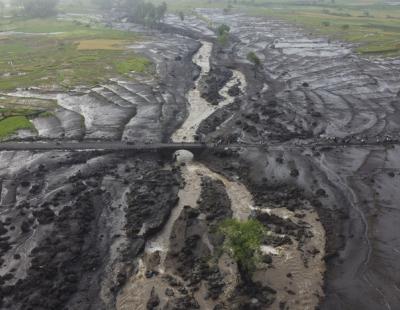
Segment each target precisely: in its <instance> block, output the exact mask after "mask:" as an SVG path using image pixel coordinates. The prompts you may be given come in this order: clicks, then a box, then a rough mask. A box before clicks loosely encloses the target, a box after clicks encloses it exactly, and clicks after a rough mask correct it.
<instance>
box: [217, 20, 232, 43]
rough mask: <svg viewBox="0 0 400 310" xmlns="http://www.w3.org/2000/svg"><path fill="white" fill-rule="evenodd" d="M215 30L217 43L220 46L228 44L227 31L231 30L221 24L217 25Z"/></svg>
mask: <svg viewBox="0 0 400 310" xmlns="http://www.w3.org/2000/svg"><path fill="white" fill-rule="evenodd" d="M216 30H217V35H218V39H217V40H218V42H219V44H221V45H225V44H226V43H228V40H229V31H231V28H230V27H229V26H228V25H225V24H222V25H219V26H218V28H217V29H216Z"/></svg>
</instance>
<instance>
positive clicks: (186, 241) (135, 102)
mask: <svg viewBox="0 0 400 310" xmlns="http://www.w3.org/2000/svg"><path fill="white" fill-rule="evenodd" d="M198 14H199V15H201V16H203V18H201V19H200V18H198V17H194V16H187V17H186V18H185V20H184V21H181V20H180V19H179V18H178V17H176V16H172V15H171V16H168V17H167V18H166V21H165V25H164V27H163V30H162V31H158V30H151V31H150V30H145V29H142V28H140V27H138V26H135V25H133V24H129V23H123V22H121V21H118V20H115V21H108V20H107V23H108V24H109V25H110V26H111V27H113V28H116V29H123V30H131V31H135V32H138V33H141V34H143V35H144V36H145V37H146V40H144V41H143V42H140V44H137V45H133V46H131V47H130V48H132V49H134V50H135V52H137V53H140V54H142V55H145V56H147V57H148V58H149V59H151V60H152V62H153V64H154V66H155V71H156V74H155V76H154V77H149V76H146V77H144V76H143V77H142V76H140V75H135V76H133V77H132V78H126V79H124V80H119V79H111V80H110V81H109V82H107V83H104V84H103V85H100V86H98V87H95V88H90V89H87V88H82V87H80V88H77V89H76V90H74V91H71V92H68V93H61V92H54V91H51V92H49V91H44V90H41V89H36V88H33V89H23V90H18V91H16V92H12V93H7V94H6V95H7V96H14V97H18V98H21V97H23V98H37V99H41V100H45V99H47V100H54V101H55V102H56V103H57V108H56V111H55V112H54V113H53V114H52V116H51V117H43V118H36V119H35V121H34V122H33V125H34V126H35V128H36V132H35V133H32V132H30V133H27V132H26V131H20V132H19V133H18V135H16V136H14V137H12V139H11V140H13V141H14V140H15V141H17V140H18V141H19V140H21V139H22V140H24V139H28V140H29V139H35V140H40V141H41V140H43V141H47V140H48V139H51V140H55V141H58V142H59V143H61V144H62V142H63V141H66V140H68V141H77V140H80V141H81V143H83V144H84V143H88V145H89V144H90V142H91V141H93V140H95V141H97V142H101V141H104V142H106V141H123V142H127V143H155V142H157V143H160V142H165V143H167V142H194V141H203V142H207V143H209V144H210V145H211V144H212V143H215V144H217V145H219V146H221V145H224V144H226V146H227V147H226V148H225V149H224V148H223V147H222V148H221V147H219V148H218V149H216V148H215V149H213V148H209V149H207V150H205V151H203V152H199V153H196V154H192V153H190V152H188V151H185V150H181V151H178V152H177V153H175V154H173V155H172V154H165V153H164V154H161V152H160V153H157V152H149V153H143V152H142V153H140V154H138V153H135V152H130V151H127V150H125V151H121V152H115V151H114V152H111V151H105V150H95V151H94V150H91V151H88V150H80V151H43V152H32V151H1V152H0V182H1V183H0V193H1V201H0V202H1V209H0V210H1V213H0V220H1V221H0V248H1V251H0V263H1V264H0V276H1V277H0V305H1V307H0V308H2V309H13V310H14V309H315V308H317V307H318V308H320V309H374V310H375V309H397V308H398V307H399V306H400V298H399V296H400V294H399V293H400V282H399V278H400V259H399V256H400V240H399V238H398V235H399V233H400V231H399V228H398V227H399V226H398V224H397V222H398V221H399V220H400V209H399V206H398V204H397V201H398V200H399V199H400V196H399V195H400V194H398V191H397V186H399V185H400V173H399V168H400V167H399V165H400V164H399V159H400V149H399V146H398V140H397V139H398V133H399V129H400V127H399V126H400V123H399V119H400V118H399V116H400V114H399V113H400V111H399V107H398V106H399V104H400V86H399V83H398V81H399V79H400V61H399V60H396V59H386V60H366V59H362V58H360V57H358V56H357V55H355V54H353V52H352V47H351V46H348V45H346V44H344V43H341V42H329V41H328V40H326V39H324V38H316V37H309V36H307V34H306V33H305V32H303V31H302V30H301V29H298V28H296V27H294V26H291V25H289V24H286V23H284V22H281V21H278V20H273V19H266V18H251V19H249V18H248V17H246V16H244V15H238V14H235V15H230V14H223V13H222V11H219V10H198ZM206 20H211V21H212V22H213V23H217V24H222V23H224V24H227V25H229V26H230V28H231V30H230V37H229V40H228V42H227V44H225V45H220V44H219V43H218V41H217V39H216V36H215V34H214V32H213V31H211V30H210V29H208V25H207V23H206ZM249 52H254V53H256V55H257V56H258V57H259V58H260V59H261V62H262V66H259V67H255V66H254V65H253V64H252V63H250V62H249V61H248V60H247V55H248V53H249ZM32 135H33V136H32ZM239 143H243V144H246V143H247V144H250V145H251V146H249V147H243V148H241V149H237V148H235V149H233V148H232V149H230V148H229V144H239ZM257 144H260V146H259V147H257ZM226 218H235V219H239V220H245V219H248V218H256V219H258V220H259V221H260V222H261V223H262V224H264V225H265V227H266V228H268V230H269V233H268V236H267V237H266V238H265V240H263V245H262V247H261V251H262V253H263V255H262V261H261V262H259V264H257V269H256V271H255V272H254V274H253V277H252V281H250V282H246V283H245V282H244V281H242V279H241V277H240V271H239V270H238V266H237V265H236V263H235V261H234V260H233V259H232V258H231V257H230V256H229V255H227V254H223V253H221V251H220V249H221V245H222V242H223V240H221V238H220V236H219V235H218V234H217V233H216V228H217V227H218V223H220V221H222V220H223V219H226ZM249 283H251V285H249ZM246 284H247V285H246Z"/></svg>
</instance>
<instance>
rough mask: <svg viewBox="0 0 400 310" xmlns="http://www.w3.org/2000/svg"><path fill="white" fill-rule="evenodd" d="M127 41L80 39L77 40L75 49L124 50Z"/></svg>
mask: <svg viewBox="0 0 400 310" xmlns="http://www.w3.org/2000/svg"><path fill="white" fill-rule="evenodd" d="M126 43H127V41H124V40H104V39H94V40H81V41H78V47H77V49H78V50H80V51H83V50H86V51H87V50H113V51H121V50H124V49H125V47H124V45H125V44H126Z"/></svg>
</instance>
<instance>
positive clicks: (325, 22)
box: [322, 20, 331, 27]
mask: <svg viewBox="0 0 400 310" xmlns="http://www.w3.org/2000/svg"><path fill="white" fill-rule="evenodd" d="M330 25H331V23H330V22H328V21H326V20H324V21H323V22H322V26H325V27H329V26H330Z"/></svg>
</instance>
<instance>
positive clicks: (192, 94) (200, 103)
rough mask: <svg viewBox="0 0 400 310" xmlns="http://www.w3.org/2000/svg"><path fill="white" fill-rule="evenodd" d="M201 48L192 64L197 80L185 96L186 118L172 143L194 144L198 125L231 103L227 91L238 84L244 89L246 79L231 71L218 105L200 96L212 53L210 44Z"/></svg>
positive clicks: (240, 74)
mask: <svg viewBox="0 0 400 310" xmlns="http://www.w3.org/2000/svg"><path fill="white" fill-rule="evenodd" d="M201 43H202V46H201V47H200V49H199V50H198V51H197V53H196V54H195V55H194V57H193V62H194V63H195V64H196V65H198V66H199V67H200V68H201V73H200V76H199V78H198V79H197V80H196V82H195V87H194V88H193V89H191V90H190V91H189V93H188V94H187V100H188V103H189V104H188V117H187V118H186V120H185V122H184V123H183V124H182V126H181V128H179V129H178V130H177V131H176V132H175V133H174V134H173V135H172V141H174V142H194V141H195V139H194V137H195V134H196V131H197V129H198V128H199V125H200V123H201V122H202V121H203V120H205V119H206V118H207V117H209V116H210V115H211V114H212V113H214V112H215V111H216V110H218V109H220V108H222V107H223V106H225V105H228V104H230V103H232V101H233V99H234V98H232V97H231V96H230V95H229V94H228V90H229V89H230V88H231V87H232V86H234V85H235V84H237V83H238V84H239V86H240V88H241V90H242V91H243V90H244V88H245V87H246V79H245V77H244V75H243V74H242V73H241V72H240V71H236V70H233V71H232V73H233V75H232V78H231V79H230V80H229V81H228V82H227V83H226V84H225V86H224V87H223V88H222V89H221V91H220V95H221V96H222V97H223V98H224V99H223V100H222V101H221V102H220V103H219V104H218V105H212V104H210V103H209V102H208V101H207V100H205V99H204V98H202V97H201V96H200V91H199V83H200V81H201V79H202V78H203V77H205V76H207V74H208V73H209V72H210V56H211V51H212V44H211V43H209V42H205V41H202V42H201Z"/></svg>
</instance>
